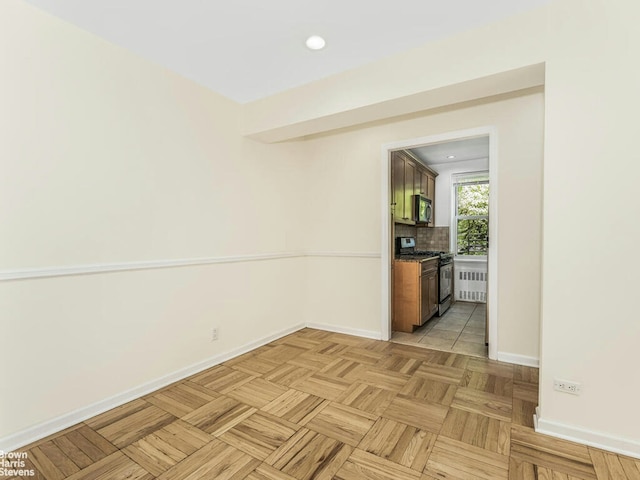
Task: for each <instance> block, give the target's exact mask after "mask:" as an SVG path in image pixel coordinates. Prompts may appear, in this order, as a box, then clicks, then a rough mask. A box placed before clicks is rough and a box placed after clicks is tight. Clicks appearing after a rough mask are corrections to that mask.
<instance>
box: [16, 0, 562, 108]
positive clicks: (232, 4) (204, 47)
mask: <svg viewBox="0 0 640 480" xmlns="http://www.w3.org/2000/svg"><path fill="white" fill-rule="evenodd" d="M26 1H27V2H28V3H30V4H32V5H34V6H36V7H38V8H41V9H42V10H45V11H47V12H49V13H51V14H53V15H55V16H58V17H60V18H62V19H64V20H66V21H68V22H70V23H73V24H75V25H77V26H79V27H81V28H83V29H85V30H88V31H90V32H92V33H95V34H97V35H99V36H101V37H104V38H105V39H107V40H109V41H111V42H113V43H115V44H117V45H120V46H123V47H125V48H127V49H129V50H132V51H134V52H136V53H137V54H139V55H141V56H143V57H145V58H147V59H149V60H152V61H154V62H156V63H158V64H161V65H164V66H165V67H167V68H169V69H171V70H174V71H175V72H178V73H180V74H181V75H184V76H185V77H188V78H190V79H192V80H195V81H196V82H198V83H200V84H202V85H204V86H206V87H209V88H211V89H212V90H214V91H216V92H218V93H220V94H222V95H224V96H226V97H229V98H231V99H233V100H235V101H237V102H240V103H246V102H249V101H252V100H256V99H259V98H262V97H266V96H269V95H272V94H274V93H277V92H281V91H284V90H287V89H290V88H292V87H296V86H299V85H302V84H305V83H308V82H311V81H314V80H318V79H320V78H323V77H327V76H329V75H332V74H335V73H338V72H341V71H344V70H348V69H351V68H354V67H357V66H360V65H363V64H365V63H369V62H372V61H375V60H378V59H380V58H383V57H386V56H390V55H393V54H395V53H398V52H401V51H403V50H407V49H410V48H413V47H417V46H420V45H422V44H424V43H427V42H429V41H433V40H435V39H438V38H442V37H445V36H448V35H452V34H454V33H457V32H460V31H463V30H467V29H471V28H474V27H478V26H480V25H483V24H487V23H490V22H494V21H497V20H499V19H501V18H503V17H506V16H509V15H513V14H516V13H520V12H523V11H526V10H530V9H532V8H536V7H539V6H541V5H544V4H546V3H549V1H550V0H484V1H478V0H446V1H443V0H400V1H395V2H389V1H380V0H317V1H315V2H312V1H309V0H234V1H224V2H223V1H220V0H26ZM312 34H316V35H322V36H323V37H325V39H326V41H327V47H326V48H325V49H324V50H322V51H316V52H313V51H310V50H308V49H307V48H306V47H305V45H304V42H305V40H306V38H307V37H308V36H309V35H312ZM428 61H429V59H428V58H425V62H428ZM407 73H410V72H407Z"/></svg>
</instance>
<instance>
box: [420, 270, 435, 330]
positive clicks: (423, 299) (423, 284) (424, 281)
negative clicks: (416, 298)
mask: <svg viewBox="0 0 640 480" xmlns="http://www.w3.org/2000/svg"><path fill="white" fill-rule="evenodd" d="M429 291H430V285H429V277H428V276H427V275H423V276H422V277H421V279H420V325H424V323H425V322H426V321H427V320H429V319H430V318H431V308H432V306H431V303H430V302H431V299H430V298H429Z"/></svg>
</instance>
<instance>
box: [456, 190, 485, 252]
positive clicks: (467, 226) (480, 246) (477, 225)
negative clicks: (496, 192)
mask: <svg viewBox="0 0 640 480" xmlns="http://www.w3.org/2000/svg"><path fill="white" fill-rule="evenodd" d="M456 193H457V197H456V198H457V202H456V206H457V216H456V222H457V225H456V227H457V252H456V253H457V254H458V255H486V254H487V250H488V248H489V183H488V182H481V183H472V184H458V185H457V192H456Z"/></svg>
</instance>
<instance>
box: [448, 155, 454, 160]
mask: <svg viewBox="0 0 640 480" xmlns="http://www.w3.org/2000/svg"><path fill="white" fill-rule="evenodd" d="M447 158H448V159H452V158H456V156H455V155H447Z"/></svg>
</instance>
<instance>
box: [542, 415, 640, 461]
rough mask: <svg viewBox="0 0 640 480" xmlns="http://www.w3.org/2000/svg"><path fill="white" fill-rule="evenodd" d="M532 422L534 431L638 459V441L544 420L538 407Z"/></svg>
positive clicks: (639, 454) (639, 450)
mask: <svg viewBox="0 0 640 480" xmlns="http://www.w3.org/2000/svg"><path fill="white" fill-rule="evenodd" d="M533 423H534V427H535V431H536V432H538V433H542V434H544V435H549V436H551V437H556V438H561V439H563V440H569V441H571V442H577V443H581V444H583V445H589V446H591V447H595V448H599V449H601V450H607V451H609V452H613V453H617V454H620V455H626V456H628V457H633V458H639V459H640V442H637V441H634V440H631V439H627V438H620V437H616V436H614V435H609V434H606V433H602V432H594V431H592V430H587V429H584V428H580V427H576V426H573V425H567V424H565V423H561V422H556V421H554V420H546V419H544V418H542V417H541V416H540V408H539V407H536V413H535V414H534V416H533Z"/></svg>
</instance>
